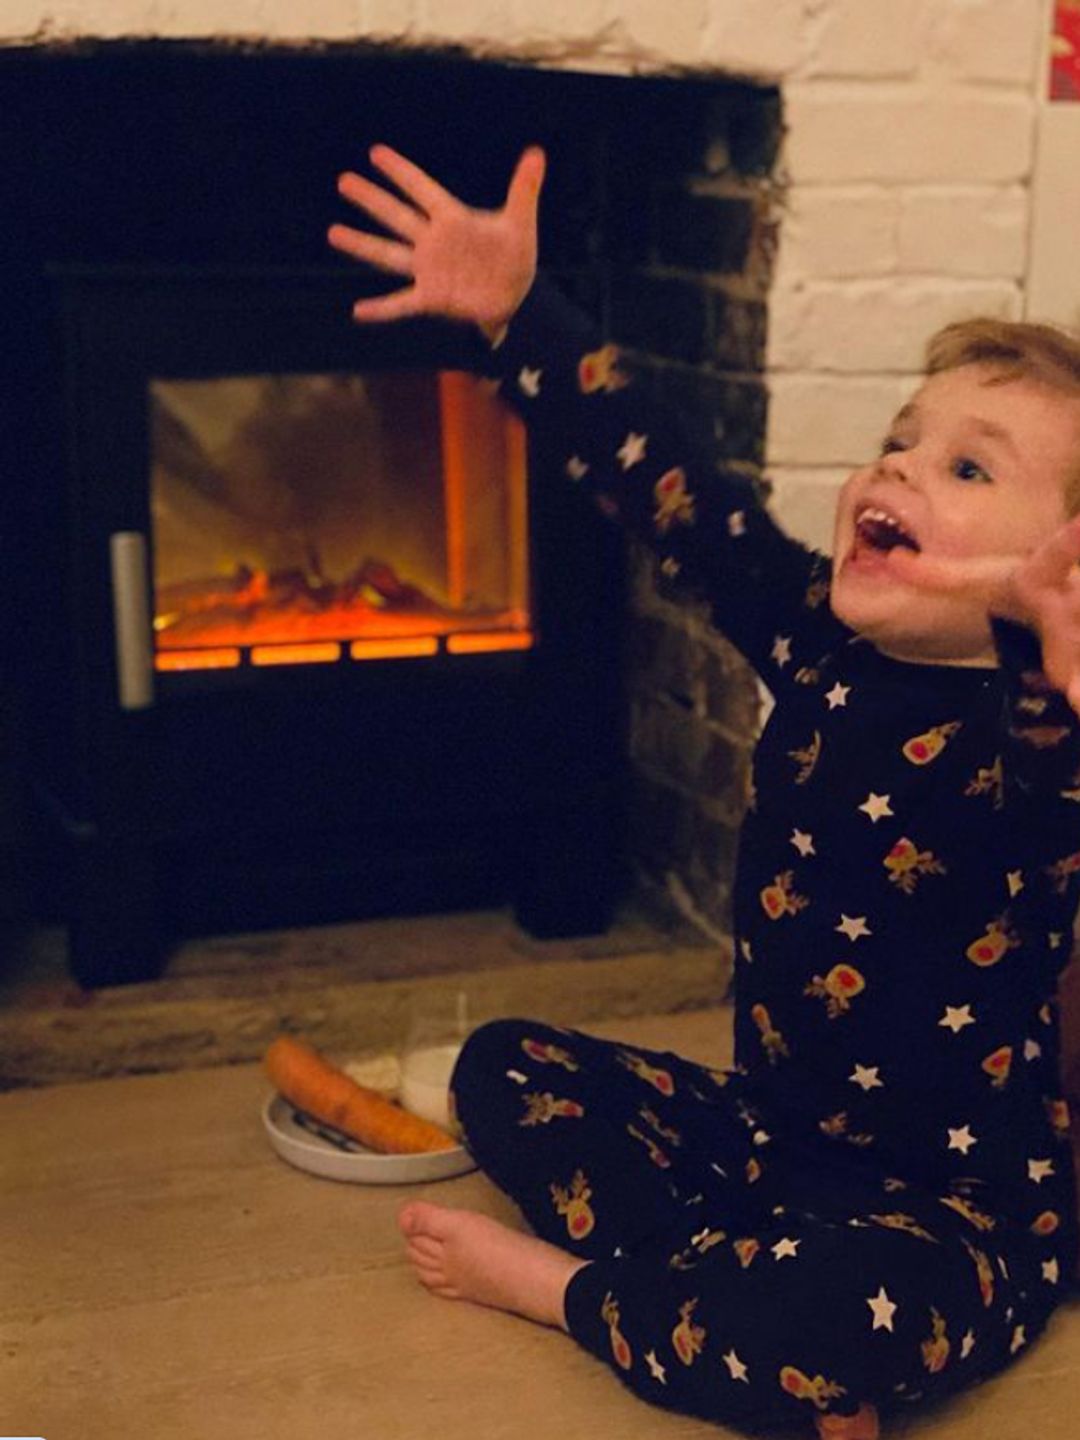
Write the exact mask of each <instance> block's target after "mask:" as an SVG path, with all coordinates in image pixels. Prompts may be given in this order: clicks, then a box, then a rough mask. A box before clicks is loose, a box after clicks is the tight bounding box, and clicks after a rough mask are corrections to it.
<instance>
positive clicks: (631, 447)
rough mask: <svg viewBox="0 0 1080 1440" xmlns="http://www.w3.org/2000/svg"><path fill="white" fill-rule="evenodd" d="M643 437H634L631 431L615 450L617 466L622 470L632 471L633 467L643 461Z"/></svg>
mask: <svg viewBox="0 0 1080 1440" xmlns="http://www.w3.org/2000/svg"><path fill="white" fill-rule="evenodd" d="M647 438H648V437H647V436H645V435H635V434H634V432H633V430H631V431H630V434H629V435H627V437H626V439H625V440H624V441H623V443H622V445H621V447H620V448H619V449H618V450H616V452H615V454H616V456H617V457H618V460H619V464H620V465H621V466H622V468H623V469H624V470H632V469H633V467H634V466H635V465H637V464H639V463H640V462H641V461H642V460H644V459H645V442H646V440H647Z"/></svg>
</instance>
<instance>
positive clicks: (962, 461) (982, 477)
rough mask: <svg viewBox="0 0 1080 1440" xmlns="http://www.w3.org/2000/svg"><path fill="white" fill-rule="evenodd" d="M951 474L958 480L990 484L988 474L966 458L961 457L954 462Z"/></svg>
mask: <svg viewBox="0 0 1080 1440" xmlns="http://www.w3.org/2000/svg"><path fill="white" fill-rule="evenodd" d="M953 474H954V475H955V476H956V478H957V479H958V480H975V481H979V482H981V483H983V484H987V485H989V484H990V483H991V476H990V474H989V472H988V471H986V470H984V469H983V467H982V466H981V465H979V464H977V463H976V462H975V461H974V460H969V459H968V458H967V457H966V456H961V457H960V458H959V459H958V460H956V461H955V462H954V464H953Z"/></svg>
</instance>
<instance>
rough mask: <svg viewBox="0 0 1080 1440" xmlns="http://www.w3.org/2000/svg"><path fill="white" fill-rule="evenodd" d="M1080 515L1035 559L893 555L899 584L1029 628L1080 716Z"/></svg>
mask: <svg viewBox="0 0 1080 1440" xmlns="http://www.w3.org/2000/svg"><path fill="white" fill-rule="evenodd" d="M1078 561H1080V515H1074V516H1073V518H1072V519H1071V520H1067V521H1066V522H1065V524H1064V525H1062V526H1060V527H1059V529H1057V530H1055V531H1054V533H1053V534H1052V535H1051V536H1050V538H1049V539H1048V540H1044V541H1043V543H1042V544H1041V545H1039V546H1037V547H1036V548H1035V549H1034V550H1033V551H1032V552H1031V553H1030V554H1029V555H1022V556H1017V555H985V556H978V557H972V558H970V559H951V558H945V557H938V556H933V555H922V554H915V553H913V552H912V551H910V550H906V549H903V548H901V547H898V548H897V549H895V550H890V551H889V566H890V568H891V569H892V571H893V573H894V574H895V575H896V577H897V579H899V580H903V581H904V582H905V583H907V584H909V585H912V586H916V587H918V588H920V589H925V590H936V591H939V592H948V593H951V594H955V595H967V596H969V597H970V598H972V599H975V600H979V601H981V602H982V603H983V604H984V605H985V606H986V609H987V612H988V613H989V614H991V615H1000V616H1001V617H1002V618H1003V619H1006V620H1016V621H1018V622H1019V623H1020V624H1022V625H1026V626H1028V628H1029V629H1031V630H1034V631H1035V632H1036V634H1037V635H1038V636H1039V640H1040V641H1041V643H1042V657H1043V673H1044V674H1045V675H1046V678H1047V680H1048V681H1049V682H1050V684H1051V685H1052V686H1053V687H1054V688H1055V689H1056V690H1060V691H1061V692H1062V694H1063V695H1065V696H1066V698H1067V699H1068V701H1069V704H1070V705H1071V706H1072V708H1073V710H1075V711H1076V713H1077V715H1080V567H1078V565H1077V562H1078Z"/></svg>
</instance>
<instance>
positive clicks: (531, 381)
mask: <svg viewBox="0 0 1080 1440" xmlns="http://www.w3.org/2000/svg"><path fill="white" fill-rule="evenodd" d="M543 373H544V372H543V371H542V370H530V369H529V367H528V366H527V365H523V366H522V367H521V374H520V375H519V376H518V389H519V390H520V391H521V393H522V394H523V395H528V397H529V399H530V400H535V399H536V397H537V395H539V394H540V376H541V375H542V374H543Z"/></svg>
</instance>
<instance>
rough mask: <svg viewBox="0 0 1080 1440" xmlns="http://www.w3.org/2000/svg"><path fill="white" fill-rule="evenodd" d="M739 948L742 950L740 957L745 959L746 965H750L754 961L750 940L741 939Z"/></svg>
mask: <svg viewBox="0 0 1080 1440" xmlns="http://www.w3.org/2000/svg"><path fill="white" fill-rule="evenodd" d="M739 949H740V950H741V951H742V957H743V959H744V960H745V961H746V963H747V964H748V965H752V964H753V963H754V952H753V950H752V949H751V948H750V941H749V940H743V941H742V943H741V944H740V945H739Z"/></svg>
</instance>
